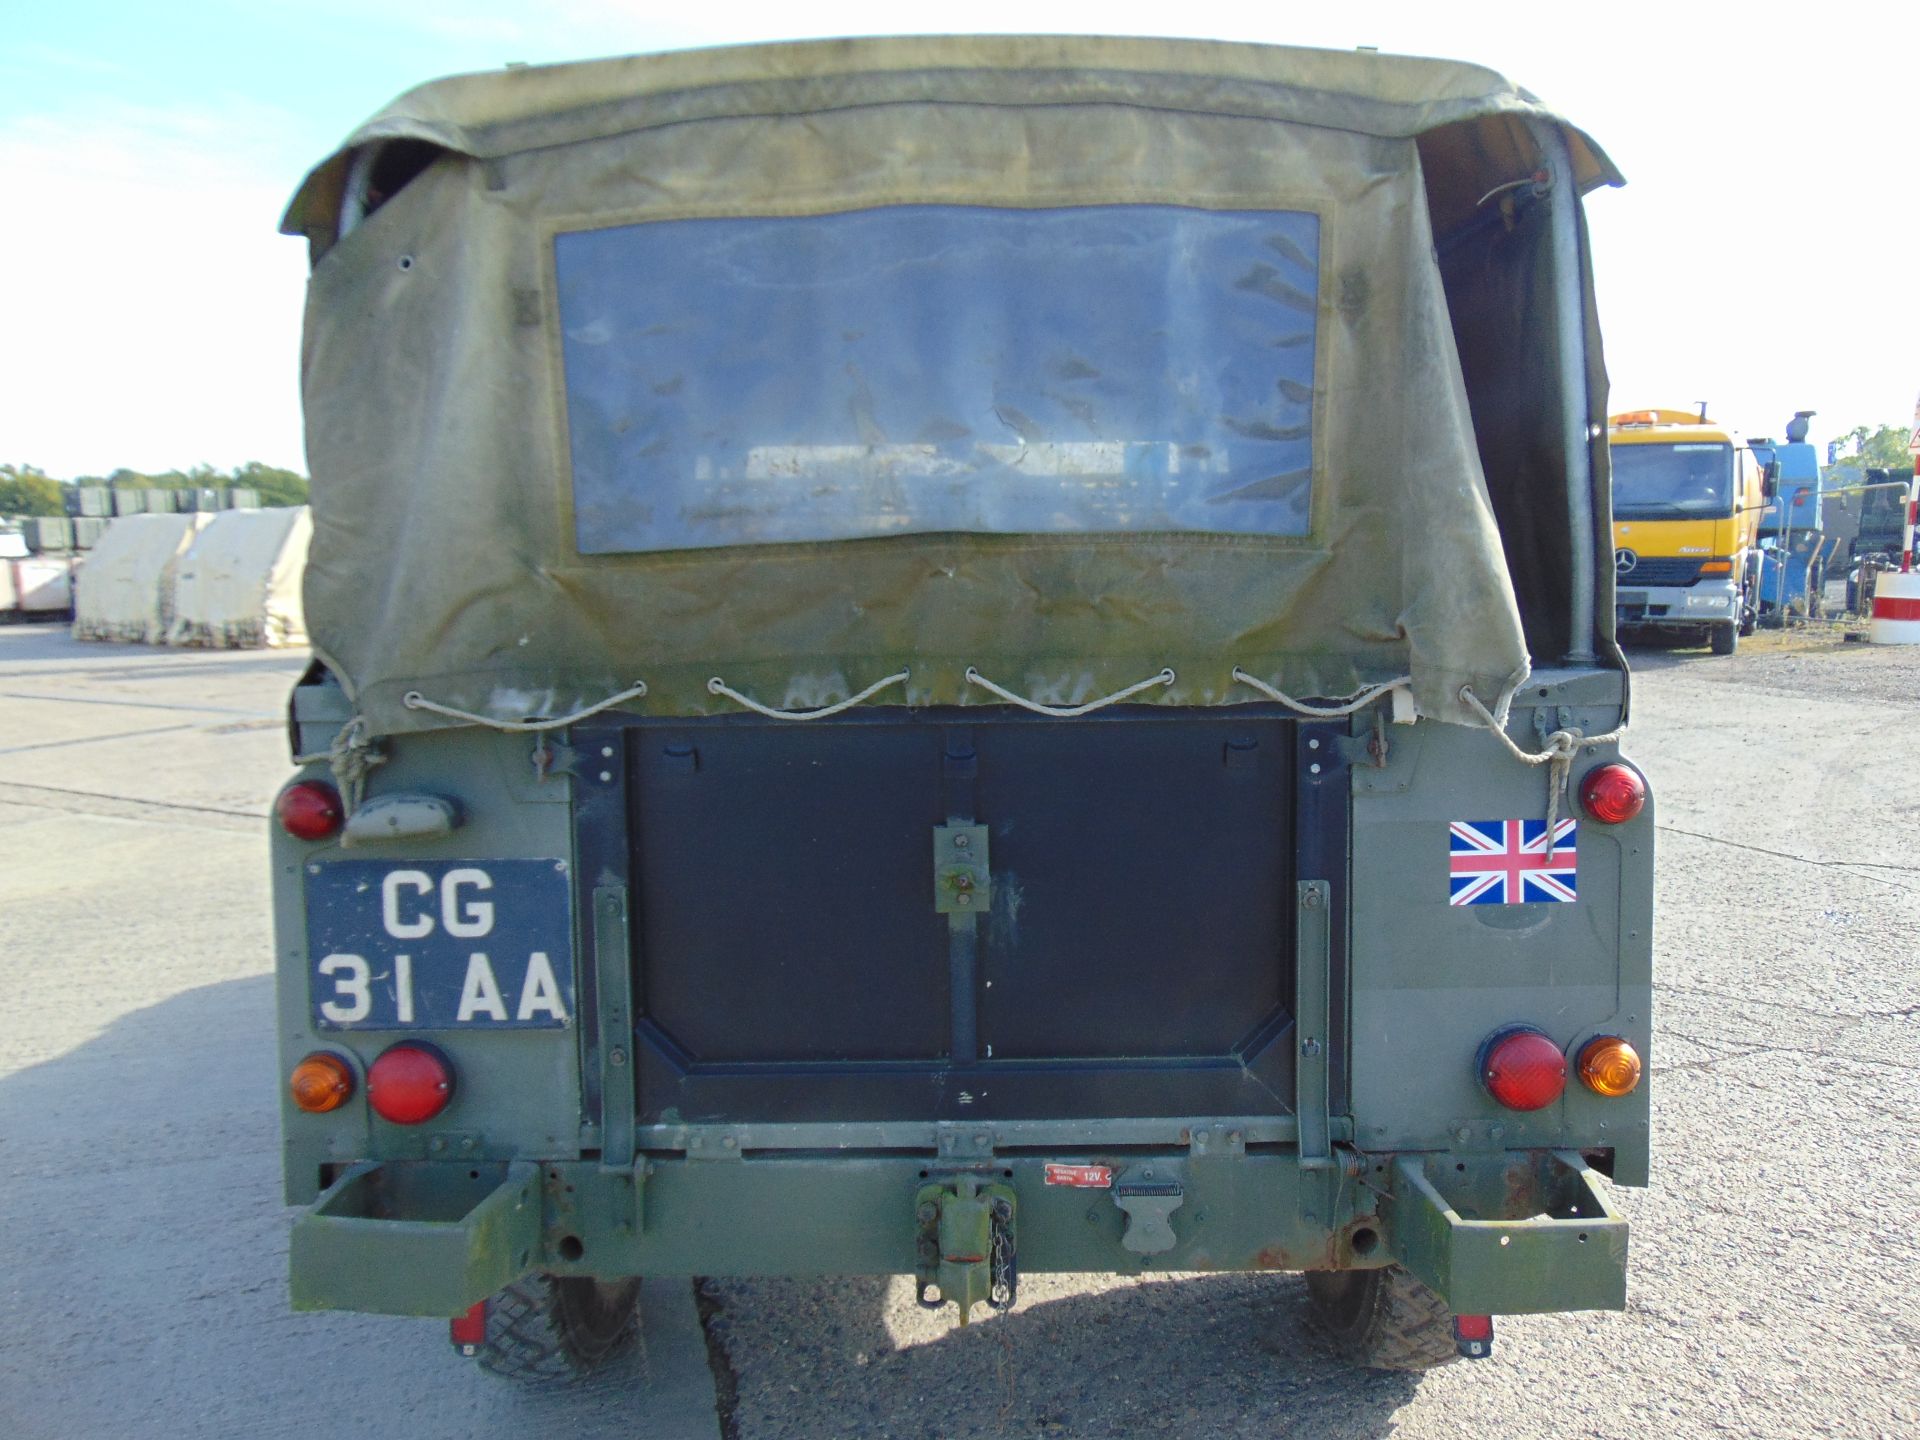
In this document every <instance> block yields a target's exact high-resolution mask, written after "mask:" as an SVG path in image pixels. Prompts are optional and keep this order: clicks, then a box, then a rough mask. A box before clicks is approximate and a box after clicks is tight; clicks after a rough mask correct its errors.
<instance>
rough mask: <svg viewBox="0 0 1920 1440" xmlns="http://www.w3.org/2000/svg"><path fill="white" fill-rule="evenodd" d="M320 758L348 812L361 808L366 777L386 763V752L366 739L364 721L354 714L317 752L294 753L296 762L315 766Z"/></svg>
mask: <svg viewBox="0 0 1920 1440" xmlns="http://www.w3.org/2000/svg"><path fill="white" fill-rule="evenodd" d="M322 760H324V761H326V762H327V764H328V765H329V766H330V767H331V768H332V770H333V783H334V784H336V785H338V786H339V787H340V801H341V804H343V805H344V806H345V807H346V811H347V813H348V814H349V815H351V814H352V813H353V812H354V811H355V810H358V809H359V808H360V800H361V797H362V796H363V795H364V794H365V793H366V789H367V776H368V775H369V774H371V773H372V772H373V771H374V770H375V769H376V768H378V767H379V766H381V765H384V764H386V763H387V755H386V752H385V751H384V750H382V749H381V748H380V747H379V746H378V745H376V744H375V743H374V742H373V741H372V740H370V739H368V738H367V722H366V720H365V718H364V717H362V716H359V715H356V716H354V717H353V719H351V720H349V721H348V722H347V723H346V724H344V725H342V726H341V727H340V733H339V734H337V735H335V736H334V737H333V744H332V745H330V746H328V747H327V749H326V750H324V751H323V752H321V753H320V754H318V755H296V756H294V757H293V763H294V764H296V765H316V764H318V763H319V762H321V761H322Z"/></svg>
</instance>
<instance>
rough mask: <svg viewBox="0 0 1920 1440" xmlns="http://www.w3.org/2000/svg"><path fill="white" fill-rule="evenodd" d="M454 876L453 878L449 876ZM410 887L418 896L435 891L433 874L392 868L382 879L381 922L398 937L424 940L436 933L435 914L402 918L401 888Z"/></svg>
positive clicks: (392, 934)
mask: <svg viewBox="0 0 1920 1440" xmlns="http://www.w3.org/2000/svg"><path fill="white" fill-rule="evenodd" d="M448 878H452V877H448ZM402 885H405V886H407V887H408V888H409V889H411V890H412V891H413V892H414V894H416V895H431V894H432V893H433V877H432V876H431V875H429V874H427V872H426V871H424V870H389V871H388V872H387V873H386V876H385V878H383V879H382V880H381V881H380V923H381V924H383V925H385V926H386V927H387V934H389V935H391V936H393V938H394V939H396V940H424V939H426V937H427V936H429V935H431V934H432V933H433V916H432V915H431V914H427V913H422V914H421V915H419V916H417V917H416V918H414V919H412V920H402V919H401V918H400V887H401V886H402Z"/></svg>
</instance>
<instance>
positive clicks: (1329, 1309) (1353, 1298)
mask: <svg viewBox="0 0 1920 1440" xmlns="http://www.w3.org/2000/svg"><path fill="white" fill-rule="evenodd" d="M1307 1298H1308V1299H1309V1300H1311V1301H1312V1302H1313V1313H1314V1318H1315V1319H1317V1320H1318V1321H1319V1322H1320V1324H1321V1325H1322V1327H1324V1328H1325V1330H1326V1331H1327V1333H1328V1335H1330V1336H1331V1337H1332V1339H1333V1343H1334V1345H1335V1347H1336V1348H1338V1350H1339V1351H1340V1353H1341V1354H1342V1355H1344V1356H1345V1357H1346V1358H1347V1359H1349V1360H1351V1361H1352V1362H1353V1363H1354V1364H1356V1365H1364V1366H1366V1367H1367V1368H1368V1369H1369V1370H1431V1369H1433V1367H1434V1366H1436V1365H1445V1364H1446V1363H1447V1362H1448V1361H1451V1360H1457V1359H1459V1358H1460V1352H1459V1350H1458V1348H1457V1347H1456V1346H1455V1343H1454V1338H1453V1314H1452V1312H1451V1311H1449V1310H1448V1309H1447V1302H1446V1301H1444V1300H1442V1299H1441V1298H1440V1297H1439V1296H1438V1295H1436V1294H1434V1293H1433V1291H1431V1290H1429V1289H1428V1288H1427V1287H1426V1286H1425V1285H1422V1284H1421V1283H1420V1282H1419V1281H1418V1280H1416V1279H1414V1278H1413V1276H1411V1275H1409V1274H1408V1273H1407V1272H1406V1271H1404V1270H1402V1269H1401V1268H1400V1267H1399V1266H1397V1265H1393V1266H1389V1267H1387V1268H1386V1269H1384V1270H1309V1271H1308V1272H1307Z"/></svg>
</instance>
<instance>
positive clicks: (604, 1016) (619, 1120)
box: [593, 885, 634, 1169]
mask: <svg viewBox="0 0 1920 1440" xmlns="http://www.w3.org/2000/svg"><path fill="white" fill-rule="evenodd" d="M593 968H594V979H595V981H596V982H597V984H598V986H599V991H600V995H599V999H600V1163H601V1164H602V1165H604V1166H607V1167H609V1168H618V1169H626V1168H628V1167H629V1166H631V1165H632V1164H633V1085H634V1081H633V950H632V946H631V943H630V941H629V935H628V929H627V887H626V886H624V885H601V886H598V887H596V888H595V890H594V892H593Z"/></svg>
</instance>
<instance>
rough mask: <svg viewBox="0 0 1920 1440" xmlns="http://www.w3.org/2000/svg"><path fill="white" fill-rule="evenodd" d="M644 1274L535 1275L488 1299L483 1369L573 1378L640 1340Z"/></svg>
mask: <svg viewBox="0 0 1920 1440" xmlns="http://www.w3.org/2000/svg"><path fill="white" fill-rule="evenodd" d="M639 1299H640V1282H639V1281H638V1280H616V1281H613V1282H611V1283H603V1282H601V1281H598V1280H593V1279H590V1278H586V1277H579V1276H564V1277H563V1276H558V1275H529V1276H527V1277H526V1278H525V1279H524V1280H520V1281H517V1282H516V1283H514V1284H512V1285H509V1286H508V1287H507V1288H506V1289H504V1290H502V1291H501V1292H500V1293H499V1294H498V1295H495V1296H494V1297H493V1298H492V1299H491V1300H489V1301H488V1302H487V1338H486V1339H485V1340H484V1341H482V1342H481V1345H480V1353H479V1354H478V1355H477V1356H476V1357H475V1359H476V1360H478V1361H479V1364H480V1368H481V1369H483V1370H490V1371H492V1372H493V1373H494V1374H495V1375H504V1376H506V1377H507V1378H508V1379H510V1380H519V1381H524V1382H526V1383H529V1384H535V1385H556V1384H560V1385H563V1384H566V1383H568V1382H569V1381H573V1380H578V1379H580V1378H581V1377H582V1376H584V1375H586V1374H587V1373H588V1372H589V1371H591V1370H592V1369H593V1368H594V1367H595V1366H597V1365H599V1364H600V1363H601V1362H602V1361H604V1360H606V1359H608V1358H609V1357H611V1356H613V1355H615V1354H617V1353H618V1352H620V1351H622V1350H624V1349H626V1348H628V1347H629V1346H630V1345H632V1343H633V1337H634V1331H635V1321H636V1320H637V1318H638V1316H637V1312H636V1309H635V1306H636V1305H637V1303H638V1301H639Z"/></svg>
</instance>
